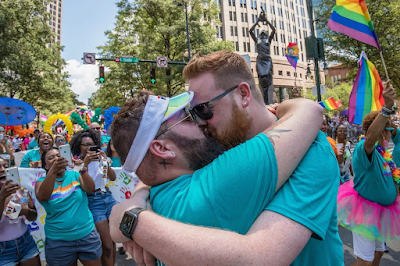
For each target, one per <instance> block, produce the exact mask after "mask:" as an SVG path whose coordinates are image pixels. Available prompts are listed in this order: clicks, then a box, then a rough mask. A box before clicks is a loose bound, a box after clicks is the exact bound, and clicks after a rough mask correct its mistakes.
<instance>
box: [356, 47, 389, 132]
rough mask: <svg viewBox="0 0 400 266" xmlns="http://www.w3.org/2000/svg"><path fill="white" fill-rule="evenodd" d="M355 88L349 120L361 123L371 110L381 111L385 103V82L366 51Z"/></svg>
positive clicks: (361, 60) (360, 63)
mask: <svg viewBox="0 0 400 266" xmlns="http://www.w3.org/2000/svg"><path fill="white" fill-rule="evenodd" d="M358 63H359V66H360V69H359V70H358V73H357V77H356V80H355V81H354V85H353V90H352V91H351V94H350V100H349V122H350V123H353V124H357V125H361V123H362V120H363V119H364V117H365V116H366V115H367V114H369V113H370V112H371V111H379V110H381V109H382V106H383V105H384V104H385V100H384V99H383V96H382V92H383V89H384V88H383V84H382V80H381V77H380V76H379V73H378V70H376V68H375V66H374V64H372V63H371V62H370V61H369V60H368V57H367V55H366V54H365V52H362V53H361V56H360V60H359V61H358Z"/></svg>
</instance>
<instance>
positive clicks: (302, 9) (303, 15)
mask: <svg viewBox="0 0 400 266" xmlns="http://www.w3.org/2000/svg"><path fill="white" fill-rule="evenodd" d="M300 14H301V16H302V17H305V16H306V13H305V12H304V7H300Z"/></svg>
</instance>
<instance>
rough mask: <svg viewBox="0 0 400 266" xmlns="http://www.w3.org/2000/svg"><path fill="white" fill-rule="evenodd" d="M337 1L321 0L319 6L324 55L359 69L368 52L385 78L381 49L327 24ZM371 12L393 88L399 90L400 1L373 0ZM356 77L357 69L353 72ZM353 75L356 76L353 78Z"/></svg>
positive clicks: (319, 30) (318, 17) (318, 19)
mask: <svg viewBox="0 0 400 266" xmlns="http://www.w3.org/2000/svg"><path fill="white" fill-rule="evenodd" d="M334 5H335V1H331V0H322V4H321V5H318V7H317V9H316V18H317V21H318V23H317V28H318V34H319V35H321V36H322V37H323V38H324V42H325V55H326V56H327V59H328V61H337V62H339V63H342V64H344V65H349V66H352V67H354V68H358V65H357V60H358V59H359V57H360V54H361V52H362V51H366V53H367V55H368V58H369V60H370V61H371V62H372V63H373V64H374V65H375V67H376V68H377V69H378V71H379V73H380V75H381V78H382V80H386V77H385V72H384V70H383V64H382V60H381V57H380V55H379V51H378V49H376V48H375V47H373V46H370V45H367V44H364V43H362V42H359V41H357V40H355V39H352V38H350V37H348V36H346V35H344V34H341V33H337V32H334V31H332V30H330V29H329V28H328V27H327V26H326V25H327V23H328V20H329V18H330V16H331V13H332V8H333V6H334ZM367 6H368V11H369V14H370V16H371V20H372V22H373V24H374V27H375V31H376V33H377V35H378V38H379V42H380V46H381V48H382V51H383V56H384V58H385V62H386V66H387V69H388V72H389V76H390V79H391V80H392V82H393V85H394V87H395V88H396V89H397V90H398V91H399V89H400V65H399V63H398V62H400V54H399V50H400V23H398V19H399V17H400V1H386V0H373V1H372V0H370V1H367ZM353 75H354V76H355V72H353ZM354 76H353V77H354Z"/></svg>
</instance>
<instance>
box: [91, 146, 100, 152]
mask: <svg viewBox="0 0 400 266" xmlns="http://www.w3.org/2000/svg"><path fill="white" fill-rule="evenodd" d="M97 150H98V148H97V146H90V148H89V151H94V152H97Z"/></svg>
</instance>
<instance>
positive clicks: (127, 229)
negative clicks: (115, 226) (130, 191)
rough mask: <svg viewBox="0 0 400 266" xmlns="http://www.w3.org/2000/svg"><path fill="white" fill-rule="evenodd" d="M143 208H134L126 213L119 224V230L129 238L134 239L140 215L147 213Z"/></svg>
mask: <svg viewBox="0 0 400 266" xmlns="http://www.w3.org/2000/svg"><path fill="white" fill-rule="evenodd" d="M145 210H146V209H143V208H133V209H130V210H129V211H126V212H125V213H124V216H123V217H122V220H121V222H120V224H119V230H121V232H122V234H123V235H124V236H126V237H127V238H129V239H131V240H133V239H132V234H133V231H134V230H135V227H136V224H137V222H138V216H139V213H141V212H142V211H145Z"/></svg>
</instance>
